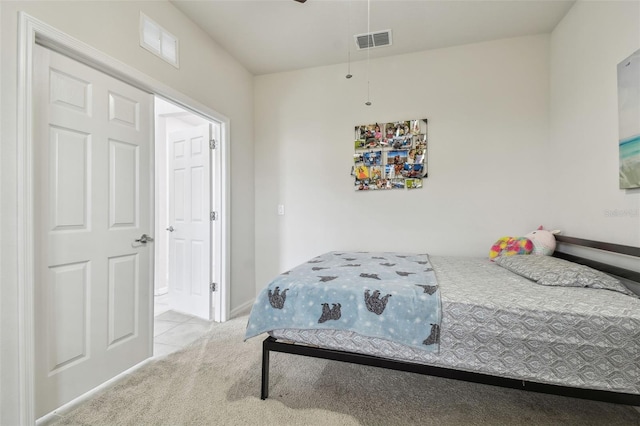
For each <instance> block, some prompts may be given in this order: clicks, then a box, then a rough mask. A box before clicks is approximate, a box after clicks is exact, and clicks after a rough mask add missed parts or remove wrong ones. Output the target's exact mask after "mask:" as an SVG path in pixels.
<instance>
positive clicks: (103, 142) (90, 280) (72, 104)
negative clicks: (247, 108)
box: [33, 46, 154, 417]
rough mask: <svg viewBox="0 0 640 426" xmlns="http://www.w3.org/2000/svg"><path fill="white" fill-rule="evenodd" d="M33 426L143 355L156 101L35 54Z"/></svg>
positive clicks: (148, 349)
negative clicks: (153, 121) (153, 123)
mask: <svg viewBox="0 0 640 426" xmlns="http://www.w3.org/2000/svg"><path fill="white" fill-rule="evenodd" d="M33 71H34V72H33V75H34V93H33V96H34V103H33V104H34V126H33V131H34V194H35V197H34V203H35V205H34V212H35V215H34V224H35V227H34V233H35V235H34V237H35V241H36V244H35V247H36V249H35V286H34V292H35V293H34V296H35V329H36V334H35V335H36V339H35V354H36V355H35V363H36V365H35V378H34V380H35V388H36V398H35V402H36V407H35V409H36V416H37V417H41V416H43V415H45V414H47V413H49V412H51V411H52V410H54V409H56V408H58V407H59V406H61V405H63V404H65V403H67V402H69V401H71V400H72V399H74V398H76V397H78V396H80V395H82V394H83V393H85V392H87V391H89V390H91V389H93V388H95V387H96V386H98V385H100V384H102V383H103V382H105V381H107V380H109V379H111V378H112V377H114V376H116V375H117V374H119V373H121V372H123V371H125V370H127V369H129V368H130V367H132V366H134V365H136V364H137V363H139V362H141V361H142V360H144V359H146V358H148V357H149V356H151V353H152V332H151V329H152V324H151V317H152V314H151V311H150V309H151V306H152V301H151V298H152V282H153V272H152V265H153V249H152V245H153V243H152V238H151V237H147V236H146V235H145V236H143V234H149V233H150V232H151V230H153V229H154V228H153V209H152V205H153V204H152V201H153V196H152V194H153V192H152V186H151V185H152V174H153V171H152V169H151V158H152V153H153V150H152V137H151V136H152V132H151V128H152V120H153V97H152V96H151V95H150V94H148V93H145V92H143V91H141V90H139V89H136V88H134V87H132V86H130V85H128V84H125V83H123V82H122V81H120V80H117V79H115V78H112V77H109V76H107V75H106V74H104V73H101V72H99V71H97V70H95V69H93V68H90V67H88V66H86V65H83V64H81V63H79V62H76V61H74V60H72V59H70V58H68V57H66V56H63V55H60V54H58V53H55V52H53V51H51V50H49V49H46V48H43V47H40V46H36V47H35V50H34V70H33Z"/></svg>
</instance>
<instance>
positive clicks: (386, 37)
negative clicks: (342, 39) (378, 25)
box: [353, 30, 392, 50]
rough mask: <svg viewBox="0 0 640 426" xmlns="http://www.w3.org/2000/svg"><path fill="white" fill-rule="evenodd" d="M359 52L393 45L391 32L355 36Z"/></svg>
mask: <svg viewBox="0 0 640 426" xmlns="http://www.w3.org/2000/svg"><path fill="white" fill-rule="evenodd" d="M353 37H354V38H355V39H356V45H357V46H358V49H359V50H362V49H371V48H374V47H383V46H389V45H391V41H392V40H391V30H384V31H377V32H375V33H365V34H357V35H355V36H353Z"/></svg>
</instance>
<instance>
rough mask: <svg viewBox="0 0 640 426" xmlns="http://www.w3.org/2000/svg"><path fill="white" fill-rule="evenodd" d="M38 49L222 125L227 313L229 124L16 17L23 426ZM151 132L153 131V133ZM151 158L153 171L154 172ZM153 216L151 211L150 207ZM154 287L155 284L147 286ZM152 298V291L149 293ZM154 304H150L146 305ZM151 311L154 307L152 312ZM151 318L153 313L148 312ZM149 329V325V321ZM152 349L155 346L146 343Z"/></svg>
mask: <svg viewBox="0 0 640 426" xmlns="http://www.w3.org/2000/svg"><path fill="white" fill-rule="evenodd" d="M35 44H40V45H42V46H44V47H47V48H49V49H51V50H54V51H56V52H59V53H62V54H64V55H66V56H69V57H71V58H73V59H75V60H77V61H79V62H81V63H84V64H86V65H89V66H91V67H93V68H96V69H98V70H99V71H101V72H103V73H105V74H107V75H110V76H112V77H115V78H117V79H119V80H122V81H124V82H125V83H127V84H130V85H132V86H134V87H137V88H138V89H141V90H143V91H145V92H148V93H150V94H154V95H158V96H162V97H164V98H166V99H169V100H171V101H172V102H174V103H176V104H178V105H180V106H181V107H183V108H185V109H187V110H189V111H192V112H193V113H195V114H197V115H200V116H202V117H204V118H206V119H207V120H212V121H217V122H219V123H220V124H221V131H222V135H221V141H220V148H219V150H220V151H219V155H218V156H217V157H218V158H219V159H220V165H219V166H220V167H219V168H218V169H217V171H216V173H218V174H219V176H217V177H218V178H219V180H218V184H217V186H218V187H219V189H220V192H219V194H220V197H219V198H218V204H219V205H217V206H215V207H216V210H217V211H218V212H220V215H219V216H220V220H217V221H215V222H214V223H215V225H214V226H215V227H216V231H217V232H218V235H219V236H220V237H219V241H220V246H221V247H220V251H219V252H218V255H219V257H220V259H219V260H220V262H219V263H218V264H219V265H220V268H218V269H217V275H218V276H217V277H215V278H216V279H217V282H218V283H219V284H220V285H219V291H217V292H215V293H214V306H215V318H214V319H215V320H216V321H219V322H223V321H226V320H227V319H228V315H229V311H230V306H229V305H230V297H229V295H230V292H229V291H228V286H229V275H230V259H229V254H230V249H229V235H230V232H229V230H230V217H231V216H230V204H229V188H230V182H231V179H230V178H229V171H230V170H229V159H230V155H229V154H230V149H229V143H230V132H229V130H230V120H229V119H228V118H227V117H225V116H223V115H222V114H219V113H218V112H216V111H214V110H212V109H211V108H209V107H207V106H205V105H203V104H201V103H199V102H197V101H195V100H193V99H191V98H189V97H188V96H185V95H183V94H182V93H180V92H178V91H177V90H175V89H173V88H171V87H169V86H167V85H166V84H164V83H162V82H160V81H158V80H155V79H153V78H150V77H149V76H147V75H145V74H144V73H142V72H140V71H138V70H137V69H135V68H133V67H130V66H128V65H126V64H124V63H122V62H120V61H118V60H116V59H114V58H112V57H110V56H108V55H106V54H104V53H102V52H101V51H99V50H97V49H95V48H93V47H91V46H89V45H87V44H85V43H83V42H81V41H80V40H77V39H75V38H73V37H71V36H69V35H67V34H66V33H64V32H62V31H59V30H57V29H56V28H54V27H52V26H50V25H48V24H46V23H44V22H42V21H40V20H38V19H36V18H34V17H32V16H30V15H29V14H27V13H25V12H19V16H18V85H17V94H18V96H17V164H16V167H17V176H18V178H17V182H16V192H17V203H16V204H17V205H16V212H17V228H18V229H17V235H18V241H17V248H18V261H17V272H18V274H17V275H18V276H17V280H18V283H17V284H18V346H19V348H18V349H19V354H20V367H19V381H20V390H19V392H20V395H19V401H20V409H19V412H20V421H21V424H34V423H35V420H36V419H35V351H34V340H35V324H34V323H35V321H34V315H35V311H34V275H35V266H36V265H35V262H34V248H35V235H34V218H35V212H34V209H33V205H34V197H35V194H34V188H33V187H34V184H33V145H34V142H33V72H32V66H33V48H34V46H35ZM152 131H153V129H152ZM153 163H154V162H153V159H152V163H151V164H152V170H153V168H154V167H155V166H154V165H153ZM152 211H154V216H155V210H154V208H153V206H152ZM151 284H153V283H151ZM151 294H153V292H152V293H151ZM150 303H151V304H152V305H153V299H152V300H151V301H150ZM151 308H152V307H151ZM150 313H151V315H153V309H150ZM151 324H153V321H151ZM150 344H151V345H153V341H151V342H150Z"/></svg>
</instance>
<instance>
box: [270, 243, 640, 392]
mask: <svg viewBox="0 0 640 426" xmlns="http://www.w3.org/2000/svg"><path fill="white" fill-rule="evenodd" d="M430 260H431V263H432V266H433V268H434V270H435V272H436V276H437V279H438V284H439V286H440V291H441V297H442V327H441V335H440V350H439V353H429V352H424V351H421V350H419V349H414V348H411V347H407V346H403V345H401V344H398V343H394V342H392V341H388V340H384V339H379V338H377V339H372V338H366V337H363V336H360V335H357V334H355V333H353V332H348V331H337V330H315V331H314V330H302V329H280V330H275V331H273V332H271V333H270V334H271V335H272V336H274V337H276V338H278V339H283V340H288V341H292V342H296V343H303V344H308V345H313V346H319V347H323V348H329V349H338V350H346V351H349V352H356V353H363V354H368V355H374V356H379V357H384V358H391V359H398V360H404V361H411V362H416V363H421V364H428V365H433V366H438V367H445V368H453V369H456V370H463V371H471V372H477V373H484V374H491V375H495V376H500V377H508V378H516V379H523V380H530V381H536V382H541V383H549V384H556V385H563V386H574V387H581V388H588V389H600V390H608V391H616V392H625V393H632V394H640V299H637V298H633V297H629V296H626V295H624V294H621V293H616V292H613V291H608V290H595V289H584V288H575V287H547V286H541V285H538V284H535V283H534V282H532V281H529V280H527V279H526V278H523V277H520V276H518V275H516V274H514V273H512V272H510V271H508V270H506V269H504V268H501V267H500V266H498V265H496V264H494V263H491V262H489V261H488V260H487V259H482V258H461V257H437V256H430Z"/></svg>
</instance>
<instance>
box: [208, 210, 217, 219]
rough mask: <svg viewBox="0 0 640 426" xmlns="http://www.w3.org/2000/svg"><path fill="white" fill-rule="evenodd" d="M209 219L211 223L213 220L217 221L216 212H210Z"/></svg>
mask: <svg viewBox="0 0 640 426" xmlns="http://www.w3.org/2000/svg"><path fill="white" fill-rule="evenodd" d="M209 218H210V219H211V220H212V221H213V220H218V213H216V212H211V214H210V215H209Z"/></svg>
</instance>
